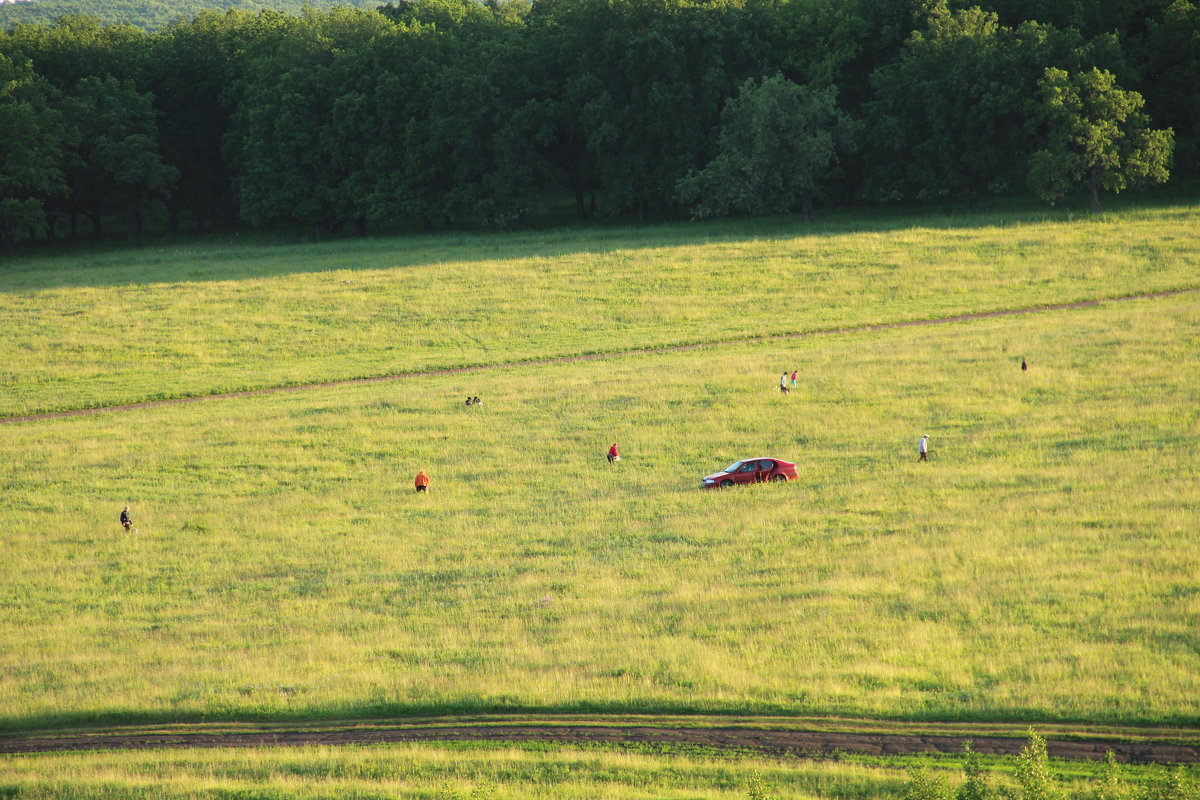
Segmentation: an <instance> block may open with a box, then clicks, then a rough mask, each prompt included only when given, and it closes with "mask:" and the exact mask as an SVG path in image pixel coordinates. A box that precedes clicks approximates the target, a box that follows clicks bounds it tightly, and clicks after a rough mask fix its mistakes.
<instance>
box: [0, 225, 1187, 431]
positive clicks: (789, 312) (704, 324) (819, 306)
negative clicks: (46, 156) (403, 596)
mask: <svg viewBox="0 0 1200 800" xmlns="http://www.w3.org/2000/svg"><path fill="white" fill-rule="evenodd" d="M1197 225H1200V208H1197V207H1195V206H1178V207H1174V208H1167V209H1156V210H1146V211H1129V212H1124V213H1121V214H1116V215H1112V216H1110V217H1107V218H1105V219H1103V220H1097V221H1084V222H1080V221H1064V220H1061V219H1050V220H1046V221H1037V220H1033V219H1029V218H1027V217H1021V216H1019V215H1007V216H997V217H993V218H987V219H985V220H984V224H980V225H977V226H971V227H967V226H963V223H962V221H961V220H954V219H951V218H942V219H936V218H928V217H926V218H899V219H886V220H882V221H880V220H864V221H859V222H856V221H855V220H854V219H853V218H849V219H847V220H842V221H835V222H831V223H828V224H826V225H824V226H817V227H813V228H803V229H800V231H799V232H798V230H797V228H796V226H795V225H794V224H790V223H786V222H762V223H754V224H752V225H747V224H746V223H721V224H714V225H706V226H699V225H691V226H686V225H676V226H661V227H655V228H648V229H633V230H630V229H613V230H607V231H600V232H594V231H587V232H572V231H557V232H552V233H538V234H522V235H493V236H485V235H480V236H464V237H460V238H457V239H455V238H448V237H443V238H410V239H390V240H381V241H366V242H335V243H329V244H326V245H310V246H267V247H263V246H237V245H230V244H228V243H224V244H221V243H211V244H194V245H179V246H171V247H170V248H167V249H145V250H140V251H118V252H109V253H104V254H99V255H92V256H83V257H81V256H78V255H73V256H62V257H57V258H45V257H39V258H37V259H36V260H31V261H27V262H25V263H23V264H20V263H19V264H17V265H15V266H10V267H8V268H7V269H0V415H3V416H12V415H17V414H22V413H31V412H35V411H41V410H48V409H61V408H74V407H80V406H92V405H107V404H114V403H120V402H129V401H136V400H144V399H152V398H161V397H166V396H179V395H194V394H208V393H213V392H218V391H228V390H234V389H242V388H252V387H261V386H270V385H277V384H281V383H304V382H313V381H321V380H330V379H337V378H349V377H358V376H364V375H378V374H387V373H394V372H400V371H406V370H419V369H428V368H436V367H447V366H460V365H464V364H480V363H483V364H486V363H497V362H503V361H508V360H513V359H536V358H541V357H546V356H557V355H570V354H577V353H584V352H597V351H614V350H626V349H630V348H637V347H646V346H652V345H661V344H674V343H681V342H695V341H707V340H711V339H726V338H731V337H741V336H757V335H764V334H773V333H781V332H794V331H803V330H811V329H817V328H828V327H836V326H842V325H854V324H869V323H872V322H876V321H880V320H901V319H920V318H927V317H935V316H945V315H951V314H956V313H961V312H965V311H977V310H990V309H996V308H1013V307H1019V306H1026V305H1036V304H1045V303H1055V302H1064V301H1073V300H1079V299H1090V298H1095V297H1105V296H1114V295H1120V294H1128V293H1133V292H1141V291H1155V290H1161V289H1171V288H1177V287H1181V286H1191V285H1194V284H1195V283H1196V282H1197V266H1198V262H1200V255H1198V252H1197V248H1196V237H1195V234H1194V231H1195V229H1196V227H1197Z"/></svg>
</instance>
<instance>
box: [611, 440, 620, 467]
mask: <svg viewBox="0 0 1200 800" xmlns="http://www.w3.org/2000/svg"><path fill="white" fill-rule="evenodd" d="M620 460H621V454H620V453H619V452H617V443H616V442H613V444H612V447H610V448H608V463H610V464H615V463H617V462H618V461H620Z"/></svg>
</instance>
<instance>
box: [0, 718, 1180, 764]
mask: <svg viewBox="0 0 1200 800" xmlns="http://www.w3.org/2000/svg"><path fill="white" fill-rule="evenodd" d="M1189 733H1190V735H1188V736H1187V737H1185V738H1183V739H1180V740H1178V741H1169V740H1167V739H1157V740H1155V739H1147V740H1140V739H1139V740H1137V741H1134V740H1121V739H1116V738H1079V739H1074V738H1070V739H1068V738H1065V737H1058V738H1050V739H1049V740H1048V749H1049V752H1050V755H1051V756H1054V757H1058V758H1071V759H1087V760H1100V759H1103V758H1104V755H1105V753H1106V752H1107V751H1109V750H1111V751H1113V753H1114V754H1115V755H1116V757H1117V758H1118V759H1119V760H1121V761H1124V762H1136V763H1186V764H1195V763H1200V733H1198V732H1195V731H1192V732H1189ZM968 739H969V740H971V742H972V747H973V748H974V749H975V750H976V751H977V752H980V753H984V754H989V755H1014V754H1016V753H1018V752H1020V750H1021V749H1022V748H1023V747H1024V746H1025V745H1026V743H1027V741H1026V739H1025V737H1023V736H1011V737H1010V736H994V735H993V736H972V735H966V734H962V733H957V734H952V735H942V734H930V733H920V734H916V733H855V732H850V731H838V732H830V731H819V730H793V729H780V728H771V729H764V728H760V727H751V726H739V725H726V726H720V727H693V726H678V725H661V726H660V725H654V724H639V725H613V724H605V723H604V722H597V723H596V724H588V723H586V722H578V721H576V722H572V723H570V724H561V725H559V724H547V723H544V722H543V723H531V724H513V723H497V724H462V725H459V724H453V723H448V724H414V725H398V724H371V725H365V724H362V725H347V726H343V727H331V726H325V727H318V726H314V727H311V728H296V727H291V728H279V727H268V726H264V727H263V728H259V729H240V730H234V731H231V730H214V731H211V732H209V731H197V730H195V729H189V730H179V731H172V730H171V729H170V728H162V729H157V730H154V731H141V732H132V731H131V732H121V731H120V730H109V731H103V732H96V733H88V734H71V733H68V734H63V735H30V736H2V737H0V753H34V752H48V751H78V750H132V749H149V748H193V747H296V746H303V745H325V746H329V745H362V744H385V743H389V742H456V741H474V742H497V743H500V742H556V743H561V744H581V743H597V744H652V745H666V746H679V745H693V746H702V747H712V748H719V749H726V748H732V749H741V750H752V751H756V752H762V753H768V754H771V755H777V756H785V757H836V756H837V755H838V754H840V753H853V754H866V755H905V754H912V753H959V752H961V751H962V747H963V742H964V741H966V740H968Z"/></svg>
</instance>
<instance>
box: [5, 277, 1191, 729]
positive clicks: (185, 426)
mask: <svg viewBox="0 0 1200 800" xmlns="http://www.w3.org/2000/svg"><path fill="white" fill-rule="evenodd" d="M1198 337H1200V304H1197V302H1196V300H1195V298H1194V297H1191V296H1180V297H1175V298H1165V299H1156V300H1151V301H1134V302H1125V303H1120V304H1110V305H1108V306H1103V307H1100V308H1093V309H1082V310H1074V311H1063V312H1049V313H1045V314H1040V315H1033V316H1027V317H1021V318H1008V319H1003V320H986V321H976V322H972V323H963V324H955V325H947V326H937V327H929V328H910V329H903V330H892V331H883V332H875V333H865V332H864V333H857V334H848V335H844V336H830V337H820V338H817V339H810V340H798V341H795V342H791V343H783V344H781V343H765V344H752V345H737V346H729V347H724V348H718V349H709V350H698V351H689V352H681V353H672V354H667V355H631V356H628V357H624V358H621V359H617V360H611V361H604V362H592V363H574V364H562V365H552V366H537V367H522V368H514V369H507V370H497V371H495V372H481V373H472V374H470V375H442V376H431V377H428V378H422V379H412V380H406V381H401V382H396V383H389V384H372V385H367V386H357V387H348V388H339V389H336V390H328V389H327V390H314V391H311V392H305V393H301V394H289V395H279V396H267V397H257V398H248V399H237V400H214V401H208V402H205V403H199V404H190V405H186V406H174V407H160V408H152V409H144V410H139V411H136V412H116V413H113V412H108V413H100V414H97V415H94V416H90V417H81V418H72V419H60V420H48V421H42V422H37V423H26V424H16V425H10V426H6V428H5V429H4V434H5V435H4V437H3V439H2V440H0V464H2V465H3V466H0V482H2V483H3V485H4V486H5V498H6V503H5V508H4V511H3V516H2V517H0V520H2V523H3V526H4V529H5V531H6V532H7V533H6V536H5V537H4V538H3V539H2V540H0V600H2V602H3V604H4V607H5V608H6V610H7V612H8V613H6V614H5V615H4V617H3V619H2V620H0V663H3V664H4V667H5V668H4V671H3V672H2V673H0V707H2V708H3V709H4V719H3V720H2V724H3V725H4V726H5V727H8V728H10V729H11V728H21V727H36V726H45V725H49V724H56V723H60V722H80V721H93V720H121V719H204V718H246V717H256V716H261V717H288V716H294V717H310V716H325V717H329V716H354V715H381V714H392V713H406V712H416V711H430V710H439V711H443V712H444V711H452V710H472V711H479V710H486V709H496V708H509V709H575V710H580V709H582V710H587V709H595V710H650V709H667V710H685V709H690V710H703V711H730V712H779V713H842V714H854V715H879V716H892V717H909V718H922V717H925V718H960V719H967V718H974V719H1016V720H1096V721H1117V722H1134V723H1137V722H1176V723H1186V722H1189V721H1193V720H1194V719H1195V718H1196V717H1197V715H1198V714H1200V700H1198V699H1197V698H1200V648H1197V646H1196V644H1197V638H1196V637H1197V629H1196V626H1195V624H1194V623H1195V619H1196V616H1197V612H1198V611H1200V605H1198V604H1200V591H1198V587H1197V583H1196V575H1197V568H1198V567H1200V544H1198V543H1197V541H1196V538H1195V535H1194V534H1195V527H1196V525H1195V523H1196V520H1197V519H1200V513H1198V512H1200V481H1197V479H1196V478H1197V466H1196V461H1195V458H1194V456H1195V453H1196V451H1197V444H1198V442H1197V439H1198V426H1197V414H1198V412H1197V409H1198V408H1200V404H1198V403H1197V399H1198V398H1197V390H1198V388H1200V380H1198V377H1200V376H1198V375H1197V365H1196V361H1195V359H1194V353H1195V352H1196V346H1197V343H1198V342H1197V339H1198ZM1018 353H1020V354H1024V355H1027V356H1028V357H1029V359H1030V361H1031V364H1032V369H1031V370H1030V372H1028V373H1024V374H1023V373H1021V371H1020V370H1019V369H1018V368H1017V361H1016V356H1017V354H1018ZM792 365H796V366H801V367H802V370H803V373H804V375H805V380H804V382H803V387H802V388H801V389H798V390H797V391H796V392H794V393H792V395H791V396H790V397H787V398H781V397H780V396H779V395H778V392H777V391H775V390H774V388H773V385H774V384H773V382H774V380H775V377H774V376H775V375H777V374H778V372H780V371H781V370H782V369H783V368H785V367H790V366H792ZM468 393H470V394H480V395H482V396H484V397H485V398H486V400H487V403H486V405H485V406H483V407H479V408H464V407H462V406H461V405H460V402H461V401H460V397H461V396H463V395H465V394H468ZM924 432H928V433H930V434H931V435H932V442H933V448H932V449H933V455H932V463H929V464H918V463H916V460H915V444H916V442H915V440H916V437H917V436H919V435H920V434H921V433H924ZM613 440H616V441H619V442H621V444H622V445H623V448H624V453H625V460H624V461H623V463H622V464H620V465H619V467H617V468H615V469H613V468H610V467H609V465H607V464H606V463H605V462H604V460H603V456H602V454H603V452H604V449H605V448H606V446H607V445H608V443H609V442H610V441H613ZM765 453H770V454H775V455H779V456H782V457H784V458H790V459H794V460H795V461H797V462H798V464H799V469H800V476H801V477H800V480H799V481H798V482H796V483H793V484H788V485H785V486H774V485H772V486H764V487H749V488H746V489H744V490H736V491H730V492H702V491H700V490H699V489H698V488H697V484H698V480H699V477H700V476H701V475H702V474H704V473H707V472H709V471H712V470H715V469H717V468H719V467H721V466H723V465H724V464H726V463H728V462H729V461H731V460H733V459H735V458H738V457H741V456H746V455H756V454H765ZM418 468H425V469H426V470H428V471H429V472H430V473H431V475H432V476H433V481H434V483H433V487H432V491H431V492H430V493H429V494H428V495H427V496H418V495H415V494H414V493H412V490H411V479H412V475H413V474H414V473H415V472H416V471H417V469H418ZM125 502H129V503H130V504H131V505H132V507H133V513H134V516H135V519H136V521H137V527H138V533H137V534H136V535H128V536H127V535H124V534H123V533H121V532H120V531H119V527H118V526H117V524H116V515H117V512H118V511H119V510H120V507H121V505H122V504H124V503H125Z"/></svg>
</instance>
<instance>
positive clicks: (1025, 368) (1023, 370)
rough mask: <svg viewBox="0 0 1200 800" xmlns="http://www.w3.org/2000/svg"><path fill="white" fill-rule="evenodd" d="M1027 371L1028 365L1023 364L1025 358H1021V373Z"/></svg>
mask: <svg viewBox="0 0 1200 800" xmlns="http://www.w3.org/2000/svg"><path fill="white" fill-rule="evenodd" d="M1028 369H1029V365H1028V364H1026V363H1025V356H1021V372H1026V371H1028Z"/></svg>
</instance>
